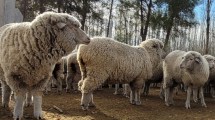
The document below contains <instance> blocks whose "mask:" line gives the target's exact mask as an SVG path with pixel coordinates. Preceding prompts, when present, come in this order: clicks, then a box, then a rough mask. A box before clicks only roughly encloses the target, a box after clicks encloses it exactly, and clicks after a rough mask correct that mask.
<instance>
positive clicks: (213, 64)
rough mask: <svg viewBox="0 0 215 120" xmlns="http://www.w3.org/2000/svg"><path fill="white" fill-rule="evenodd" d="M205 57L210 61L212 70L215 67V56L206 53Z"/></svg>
mask: <svg viewBox="0 0 215 120" xmlns="http://www.w3.org/2000/svg"><path fill="white" fill-rule="evenodd" d="M204 57H205V59H206V60H207V61H208V65H209V68H210V70H211V69H214V68H215V57H214V56H211V55H204Z"/></svg>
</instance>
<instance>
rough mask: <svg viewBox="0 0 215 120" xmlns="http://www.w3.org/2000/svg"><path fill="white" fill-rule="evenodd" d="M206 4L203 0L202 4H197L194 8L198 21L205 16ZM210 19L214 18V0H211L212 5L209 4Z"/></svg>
mask: <svg viewBox="0 0 215 120" xmlns="http://www.w3.org/2000/svg"><path fill="white" fill-rule="evenodd" d="M206 4H207V0H203V4H200V5H198V6H197V7H196V8H195V9H194V12H195V17H196V20H197V21H198V22H200V23H201V22H202V21H204V19H205V16H206V14H205V13H206ZM210 14H211V19H215V0H213V2H212V6H211V13H210Z"/></svg>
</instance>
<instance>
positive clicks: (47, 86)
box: [45, 80, 52, 94]
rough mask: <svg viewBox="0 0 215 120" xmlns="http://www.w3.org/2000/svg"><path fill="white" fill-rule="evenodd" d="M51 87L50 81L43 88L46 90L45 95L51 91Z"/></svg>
mask: <svg viewBox="0 0 215 120" xmlns="http://www.w3.org/2000/svg"><path fill="white" fill-rule="evenodd" d="M51 86H52V80H49V81H48V83H47V85H46V88H45V89H46V91H45V93H46V94H48V92H50V91H51Z"/></svg>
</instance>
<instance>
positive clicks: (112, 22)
mask: <svg viewBox="0 0 215 120" xmlns="http://www.w3.org/2000/svg"><path fill="white" fill-rule="evenodd" d="M213 3H214V0H180V1H178V0H111V1H108V0H61V1H59V0H32V1H26V0H17V1H16V6H17V7H18V8H19V9H20V11H21V12H22V14H23V16H24V21H30V20H32V19H33V18H34V17H35V16H36V15H38V14H40V13H42V12H44V11H55V12H66V13H69V14H72V15H75V16H76V17H78V18H79V20H80V21H81V24H82V29H83V30H85V31H86V32H87V33H88V34H89V35H90V36H91V37H92V36H108V37H112V38H114V39H116V40H118V41H121V42H124V43H127V44H130V45H137V44H139V43H140V42H141V41H144V40H145V39H147V38H157V39H161V40H162V41H163V42H164V43H165V47H164V48H165V51H166V52H169V51H172V50H175V49H182V50H195V51H198V52H200V53H202V54H212V55H215V53H214V47H213V46H214V42H213V39H214V37H215V33H214V28H215V24H214V23H215V22H214V20H215V19H214V18H215V17H214V14H213V13H214V12H213V11H214V9H213Z"/></svg>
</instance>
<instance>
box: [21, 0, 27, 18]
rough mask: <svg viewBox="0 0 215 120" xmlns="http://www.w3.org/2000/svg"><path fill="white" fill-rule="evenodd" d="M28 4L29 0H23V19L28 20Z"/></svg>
mask: <svg viewBox="0 0 215 120" xmlns="http://www.w3.org/2000/svg"><path fill="white" fill-rule="evenodd" d="M27 6H29V4H28V1H27V0H22V1H21V9H20V11H21V13H22V15H23V21H26V20H27Z"/></svg>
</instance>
